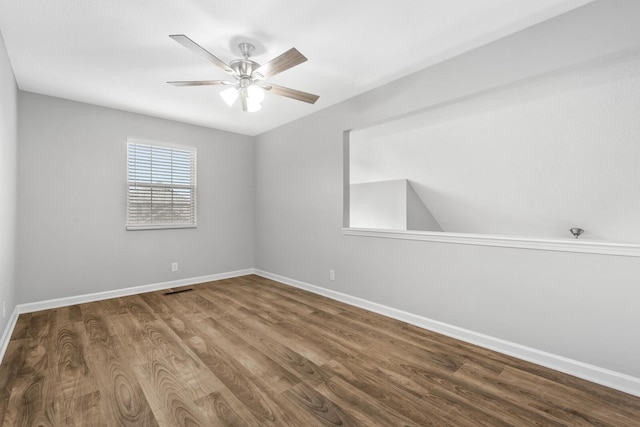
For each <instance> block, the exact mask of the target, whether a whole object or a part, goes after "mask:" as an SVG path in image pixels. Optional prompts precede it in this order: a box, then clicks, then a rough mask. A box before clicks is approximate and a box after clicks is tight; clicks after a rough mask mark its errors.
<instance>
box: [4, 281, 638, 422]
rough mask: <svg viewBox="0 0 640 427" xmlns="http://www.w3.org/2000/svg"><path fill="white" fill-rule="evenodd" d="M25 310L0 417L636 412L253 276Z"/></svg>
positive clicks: (199, 418)
mask: <svg viewBox="0 0 640 427" xmlns="http://www.w3.org/2000/svg"><path fill="white" fill-rule="evenodd" d="M184 289H192V290H190V291H185V292H178V293H174V294H170V295H164V293H165V292H166V291H163V292H153V293H147V294H141V295H134V296H130V297H124V298H115V299H111V300H105V301H100V302H94V303H88V304H81V305H76V306H71V307H64V308H59V309H55V310H47V311H41V312H37V313H31V314H23V315H21V316H20V318H19V319H18V322H17V325H16V328H15V330H14V332H13V335H12V338H11V341H10V343H9V347H8V349H7V352H6V354H5V357H4V360H3V362H2V364H1V365H0V420H1V421H2V425H3V426H14V425H17V426H33V425H37V426H57V425H76V426H118V425H132V426H134V425H135V426H156V425H160V426H218V425H225V426H226V425H234V426H261V425H265V426H283V425H291V426H315V425H328V426H338V425H360V426H374V425H381V426H395V425H402V426H425V425H455V426H465V425H474V426H475V425H489V426H500V425H508V426H517V425H550V426H559V425H612V426H634V425H635V426H638V425H640V398H637V397H633V396H630V395H627V394H624V393H621V392H618V391H615V390H611V389H608V388H606V387H602V386H599V385H595V384H592V383H589V382H586V381H583V380H580V379H577V378H574V377H571V376H568V375H564V374H560V373H558V372H555V371H552V370H549V369H546V368H542V367H539V366H536V365H533V364H530V363H527V362H523V361H521V360H518V359H514V358H511V357H507V356H504V355H502V354H499V353H495V352H492V351H489V350H486V349H483V348H480V347H476V346H473V345H470V344H466V343H463V342H461V341H457V340H454V339H451V338H447V337H445V336H442V335H439V334H436V333H433V332H430V331H427V330H423V329H420V328H417V327H414V326H411V325H407V324H405V323H402V322H399V321H396V320H393V319H389V318H386V317H383V316H380V315H377V314H374V313H371V312H368V311H366V310H362V309H359V308H355V307H351V306H348V305H345V304H342V303H339V302H336V301H333V300H330V299H327V298H324V297H321V296H318V295H315V294H311V293H308V292H305V291H302V290H299V289H295V288H291V287H288V286H286V285H283V284H280V283H277V282H273V281H271V280H267V279H264V278H261V277H258V276H245V277H240V278H235V279H229V280H221V281H217V282H210V283H205V284H201V285H196V286H193V287H187V288H182V289H180V290H184Z"/></svg>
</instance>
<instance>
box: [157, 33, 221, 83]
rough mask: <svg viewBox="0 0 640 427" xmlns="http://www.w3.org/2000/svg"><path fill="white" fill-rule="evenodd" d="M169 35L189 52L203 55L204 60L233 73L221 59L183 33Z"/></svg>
mask: <svg viewBox="0 0 640 427" xmlns="http://www.w3.org/2000/svg"><path fill="white" fill-rule="evenodd" d="M169 37H171V38H172V39H173V40H175V41H177V42H178V43H180V44H181V45H182V46H184V47H186V48H187V49H189V50H190V51H191V52H193V53H196V54H198V55H200V56H202V57H204V58H205V59H206V60H208V61H211V62H213V63H214V64H215V65H217V66H218V67H220V68H222V69H223V70H224V71H226V72H227V73H229V74H233V70H232V69H231V67H229V66H228V65H227V64H225V63H224V62H223V61H222V60H221V59H218V57H216V56H214V55H213V54H211V53H210V52H209V51H208V50H206V49H205V48H203V47H202V46H200V45H199V44H198V43H196V42H194V41H193V40H191V39H190V38H189V37H187V36H185V35H184V34H174V35H171V36H169Z"/></svg>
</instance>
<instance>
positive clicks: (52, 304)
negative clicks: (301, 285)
mask: <svg viewBox="0 0 640 427" xmlns="http://www.w3.org/2000/svg"><path fill="white" fill-rule="evenodd" d="M253 272H254V271H253V269H252V268H248V269H246V270H238V271H231V272H228V273H219V274H210V275H208V276H200V277H189V278H186V279H178V280H172V281H170V282H161V283H154V284H151V285H142V286H133V287H130V288H124V289H114V290H112V291H104V292H95V293H92V294H84V295H77V296H71V297H63V298H57V299H50V300H46V301H38V302H31V303H27V304H18V306H17V307H16V308H17V309H18V313H19V314H22V313H32V312H34V311H41V310H49V309H52V308H58V307H66V306H69V305H75V304H84V303H86V302H93V301H101V300H105V299H109V298H118V297H124V296H128V295H136V294H142V293H145V292H153V291H159V290H162V289H169V288H176V287H178V286H187V285H197V284H199V283H205V282H212V281H214V280H222V279H230V278H232V277H239V276H246V275H248V274H253Z"/></svg>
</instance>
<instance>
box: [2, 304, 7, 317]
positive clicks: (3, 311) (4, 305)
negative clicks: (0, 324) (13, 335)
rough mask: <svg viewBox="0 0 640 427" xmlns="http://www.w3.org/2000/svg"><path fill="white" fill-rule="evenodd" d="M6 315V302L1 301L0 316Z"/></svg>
mask: <svg viewBox="0 0 640 427" xmlns="http://www.w3.org/2000/svg"><path fill="white" fill-rule="evenodd" d="M5 317H7V302H6V301H2V318H3V319H4V318H5Z"/></svg>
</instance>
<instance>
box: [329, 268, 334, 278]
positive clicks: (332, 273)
mask: <svg viewBox="0 0 640 427" xmlns="http://www.w3.org/2000/svg"><path fill="white" fill-rule="evenodd" d="M329 280H336V271H335V270H329Z"/></svg>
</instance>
